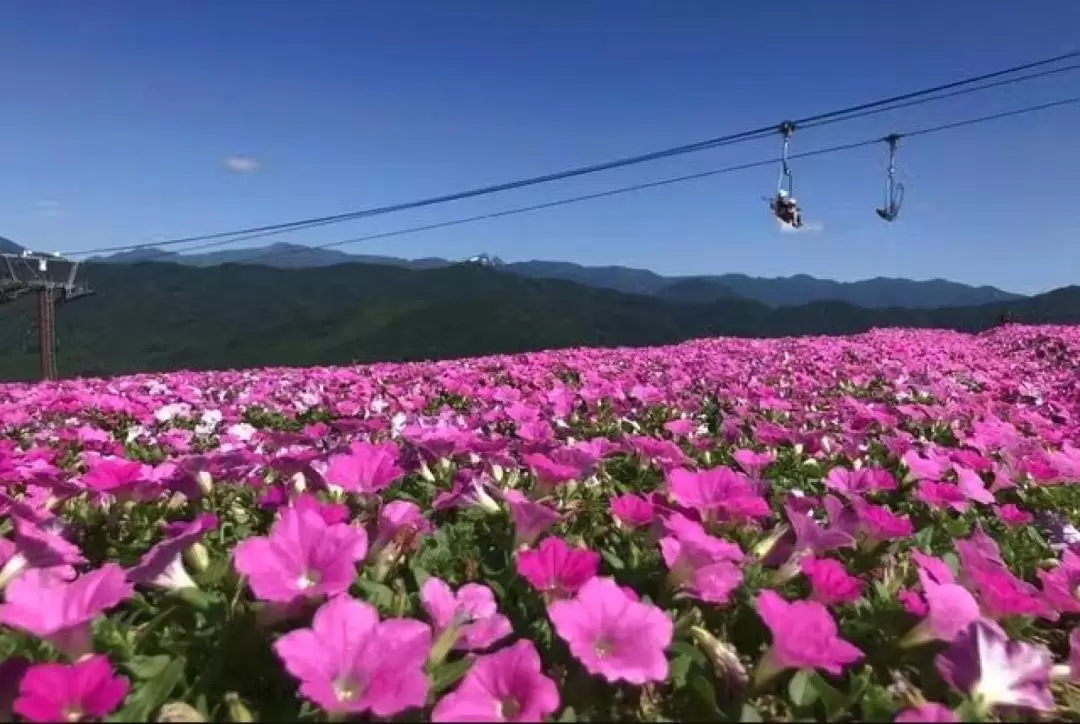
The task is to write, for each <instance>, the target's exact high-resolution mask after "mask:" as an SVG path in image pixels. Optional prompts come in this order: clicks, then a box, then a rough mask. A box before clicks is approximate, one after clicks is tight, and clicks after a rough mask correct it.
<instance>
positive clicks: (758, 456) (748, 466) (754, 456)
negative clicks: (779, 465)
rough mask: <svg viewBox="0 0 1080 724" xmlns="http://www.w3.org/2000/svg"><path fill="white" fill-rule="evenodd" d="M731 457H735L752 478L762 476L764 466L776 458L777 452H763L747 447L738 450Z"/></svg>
mask: <svg viewBox="0 0 1080 724" xmlns="http://www.w3.org/2000/svg"><path fill="white" fill-rule="evenodd" d="M731 457H732V458H734V459H735V462H737V463H738V464H739V466H740V467H741V468H742V469H743V470H745V471H746V474H747V475H749V476H750V477H752V478H757V477H760V476H761V470H762V468H764V467H766V466H767V465H769V464H771V463H772V462H774V461H775V460H776V454H775V453H771V452H763V453H762V452H757V451H756V450H748V449H746V448H743V449H741V450H736V451H735V452H734V454H732V456H731Z"/></svg>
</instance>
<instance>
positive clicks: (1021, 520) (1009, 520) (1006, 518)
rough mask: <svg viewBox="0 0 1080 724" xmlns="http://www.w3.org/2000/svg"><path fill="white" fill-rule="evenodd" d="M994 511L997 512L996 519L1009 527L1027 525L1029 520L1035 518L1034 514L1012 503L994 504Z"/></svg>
mask: <svg viewBox="0 0 1080 724" xmlns="http://www.w3.org/2000/svg"><path fill="white" fill-rule="evenodd" d="M994 512H995V513H996V514H997V517H998V520H1000V521H1001V522H1002V523H1004V524H1005V525H1007V526H1009V527H1010V528H1019V527H1020V526H1024V525H1028V524H1030V523H1031V521H1033V520H1035V516H1033V515H1032V514H1031V513H1028V512H1027V511H1026V510H1021V509H1020V508H1018V507H1017V506H1015V505H1013V504H1012V503H1008V504H1007V505H995V506H994Z"/></svg>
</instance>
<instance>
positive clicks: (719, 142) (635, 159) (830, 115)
mask: <svg viewBox="0 0 1080 724" xmlns="http://www.w3.org/2000/svg"><path fill="white" fill-rule="evenodd" d="M1077 57H1080V50H1077V51H1073V52H1070V53H1064V54H1062V55H1058V56H1054V57H1052V58H1045V59H1043V60H1038V61H1034V62H1031V63H1025V64H1023V65H1017V66H1013V67H1011V68H1005V69H1003V70H998V71H994V72H992V73H984V74H982V75H978V76H973V77H969V78H964V79H961V80H956V81H952V82H950V83H943V84H941V85H937V86H933V87H930V88H923V89H920V90H917V91H910V92H908V93H902V94H900V95H896V96H892V97H890V98H884V99H881V100H876V101H870V102H866V103H860V104H858V105H854V106H849V107H847V108H841V109H837V110H833V111H827V112H824V113H818V114H816V115H812V116H807V117H805V118H800V119H797V120H794V121H785V123H793V124H794V125H795V127H800V126H807V127H816V126H821V125H825V124H826V123H838V122H842V121H845V120H852V119H853V118H858V117H862V116H861V115H860V114H865V115H869V113H868V112H869V111H873V110H875V109H881V110H882V111H884V110H891V109H887V108H885V107H886V106H892V105H895V104H900V103H905V102H908V103H907V105H908V106H910V105H914V104H912V103H910V101H913V100H915V99H918V98H921V97H923V96H931V95H934V94H937V93H943V92H947V91H952V90H954V89H958V88H962V87H964V86H969V85H973V84H975V83H980V82H983V81H987V80H991V79H995V78H1001V77H1002V76H1005V75H1012V74H1014V73H1019V72H1021V71H1025V70H1031V69H1033V68H1038V67H1042V66H1046V65H1051V64H1054V63H1059V62H1061V61H1064V60H1069V59H1072V58H1077ZM954 95H955V94H954ZM943 97H951V96H943ZM924 102H930V99H927V100H926V101H924ZM899 107H906V106H899ZM777 128H778V126H777V125H776V124H772V125H768V126H762V127H760V128H756V129H752V130H747V131H741V132H738V133H733V134H729V135H726V136H720V137H717V138H710V139H706V140H703V141H697V142H694V143H689V144H684V145H681V146H675V147H672V148H667V149H663V150H659V151H653V152H650V153H645V154H641V155H637V156H629V157H625V158H621V159H616V160H613V161H606V162H603V163H597V164H592V165H589V166H580V167H577V168H572V169H568V170H565V171H559V172H556V173H550V174H545V175H543V176H534V177H531V178H525V179H520V180H517V181H509V182H505V183H501V184H494V185H491V186H483V187H479V188H474V189H470V190H467V191H459V192H456V193H451V194H444V195H441V196H432V197H428V198H424V199H418V200H415V201H407V202H402V203H397V204H390V205H386V206H378V207H373V208H370V209H363V210H359V211H350V212H345V213H341V214H333V215H330V216H321V217H313V218H308V219H301V220H298V221H290V222H283V223H278V224H268V225H265V226H255V227H249V228H245V229H236V230H233V231H221V232H215V233H211V234H201V235H197V236H187V237H182V238H177V239H168V240H164V241H157V242H152V243H151V242H147V243H142V244H128V245H125V246H111V247H100V248H97V249H88V250H81V251H80V250H75V251H70V252H66V253H65V254H64V255H65V256H84V255H86V254H100V253H106V252H118V251H132V250H136V249H146V248H162V247H167V246H177V245H181V244H189V243H193V242H198V241H209V240H214V239H222V238H225V237H236V236H243V237H244V238H245V239H252V238H258V236H255V235H259V236H268V235H271V234H275V233H284V232H287V231H294V230H297V229H303V228H310V227H315V226H322V225H324V224H332V223H340V222H343V221H350V220H353V219H359V218H366V217H370V216H381V215H383V214H389V213H394V212H397V211H407V210H411V209H417V208H422V207H426V206H434V205H436V204H443V203H448V202H451V201H460V200H463V199H468V198H475V197H478V196H488V195H491V194H495V193H500V192H503V191H509V190H513V189H519V188H526V187H529V186H536V185H539V184H543V183H550V182H552V181H560V180H563V179H568V178H574V177H577V176H585V175H589V174H594V173H598V172H601V171H608V170H612V169H616V168H623V167H626V166H633V165H637V164H641V163H647V162H650V161H656V160H660V159H664V158H671V157H674V156H680V155H684V154H688V153H694V152H697V151H703V150H707V149H711V148H717V147H720V146H726V145H731V144H735V143H744V142H747V141H751V140H758V139H760V138H764V137H766V136H768V135H771V134H774V133H776V132H777ZM239 240H240V239H232V241H239Z"/></svg>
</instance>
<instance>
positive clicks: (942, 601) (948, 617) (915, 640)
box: [903, 568, 980, 646]
mask: <svg viewBox="0 0 1080 724" xmlns="http://www.w3.org/2000/svg"><path fill="white" fill-rule="evenodd" d="M919 581H920V582H921V583H922V588H923V592H924V595H925V596H926V608H927V612H926V618H925V619H923V620H922V621H921V622H919V623H918V624H917V625H916V626H915V628H913V629H912V630H911V632H910V633H909V634H908V635H907V636H905V637H904V641H903V644H904V645H907V646H915V645H919V644H923V643H926V642H928V641H932V640H934V639H936V640H938V641H945V642H946V643H948V642H950V641H952V640H953V639H955V638H956V636H957V634H959V633H960V632H961V631H963V630H964V629H966V628H967V627H968V626H969V625H970V624H971V622H972V621H975V620H976V619H978V618H979V617H980V613H979V604H978V603H977V602H976V601H975V598H974V597H973V596H972V595H971V593H970V592H969V591H968V590H967V589H966V588H964V587H963V586H959V585H957V584H955V583H938V582H937V581H936V580H934V577H933V576H932V575H931V574H930V573H928V572H927V570H926V569H924V568H920V569H919Z"/></svg>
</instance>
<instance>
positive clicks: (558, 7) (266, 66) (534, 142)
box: [0, 0, 1080, 292]
mask: <svg viewBox="0 0 1080 724" xmlns="http://www.w3.org/2000/svg"><path fill="white" fill-rule="evenodd" d="M1073 45H1080V2H1078V1H1077V0H1040V2H1016V1H1015V0H950V1H949V2H943V1H939V2H932V1H931V0H907V1H906V2H905V1H903V0H901V1H899V2H891V3H884V2H867V1H866V0H821V1H820V2H782V3H762V2H748V1H745V0H739V1H736V0H725V1H721V0H709V1H706V0H692V1H690V0H688V1H686V2H679V1H675V0H670V1H666V0H588V1H584V0H546V1H543V2H539V1H533V2H524V1H521V2H510V1H507V0H453V1H450V0H395V1H394V2H390V1H389V0H387V1H384V2H374V1H372V2H368V1H366V0H364V1H361V0H303V1H302V2H301V1H300V0H259V1H258V2H256V1H255V0H227V1H224V0H214V1H211V0H155V1H154V2H135V1H134V0H131V1H129V2H121V1H120V0H96V2H94V3H91V4H87V3H85V2H76V0H65V1H61V0H32V1H31V0H9V1H8V2H3V3H0V94H2V104H0V164H2V165H0V235H2V236H8V237H10V238H12V239H13V240H15V241H17V242H20V243H23V244H25V245H28V246H33V247H37V248H42V249H45V250H49V249H54V250H61V249H62V250H71V249H88V248H93V247H96V246H104V245H114V244H126V243H137V242H145V241H148V240H152V239H154V238H167V237H175V236H184V235H191V234H200V233H206V232H212V231H217V230H223V229H232V228H239V227H245V226H254V225H260V224H266V223H274V222H278V221H288V220H291V219H295V218H302V217H306V216H317V215H323V214H332V213H337V212H341V211H348V210H352V209H357V208H364V207H368V206H374V205H380V204H385V203H394V202H398V201H402V200H409V199H412V198H416V197H422V196H428V195H434V194H441V193H445V192H451V191H457V190H460V189H464V188H470V187H474V186H478V185H485V184H489V183H496V182H501V181H504V180H508V179H514V178H518V177H523V176H530V175H536V174H542V173H546V172H550V171H557V170H561V169H563V168H567V167H572V166H577V165H581V164H586V163H591V162H596V161H603V160H607V159H609V158H613V157H619V156H624V155H631V154H636V153H641V152H645V151H650V150H653V149H656V148H663V147H667V146H672V145H678V144H682V143H686V142H690V141H695V140H699V139H702V138H707V137H710V136H716V135H721V134H724V133H727V132H732V131H739V130H744V129H746V128H749V127H755V126H759V125H764V124H768V123H774V122H776V123H778V122H779V121H781V120H783V119H785V118H787V117H797V116H801V115H807V114H812V113H815V112H819V111H825V110H829V109H832V108H836V107H840V106H844V105H849V104H852V103H857V102H861V101H865V100H872V99H876V98H879V97H884V96H886V95H890V94H894V93H899V92H905V91H908V90H913V89H916V88H919V87H923V86H927V85H933V84H937V83H939V82H946V81H949V80H953V79H955V78H958V77H962V76H965V75H974V74H978V73H982V72H987V71H991V70H995V69H997V68H999V67H1005V66H1007V65H1012V64H1016V63H1023V62H1027V61H1029V60H1035V59H1037V58H1041V57H1044V56H1049V55H1053V54H1057V53H1061V52H1066V51H1069V50H1073V49H1074V48H1073V47H1071V46H1073ZM1077 94H1080V73H1073V74H1063V75H1060V76H1056V77H1051V78H1048V79H1043V80H1040V81H1036V82H1033V83H1030V84H1025V85H1022V86H1013V87H1007V88H1005V89H1001V90H997V91H988V92H986V93H982V94H973V95H969V96H964V97H960V98H957V99H953V100H949V101H944V102H942V103H938V104H933V105H926V106H921V107H919V108H915V109H908V110H901V111H898V112H896V113H890V114H883V115H880V116H876V117H872V118H869V119H864V120H860V121H855V122H852V123H846V124H838V125H834V126H830V127H828V128H823V129H820V130H806V131H805V132H804V133H800V134H797V135H796V138H795V141H794V148H793V150H795V151H798V150H808V149H812V148H816V147H819V146H826V145H832V144H836V143H843V142H845V141H849V140H858V139H862V138H865V137H874V136H879V135H884V134H885V133H887V132H890V131H894V130H906V129H909V128H913V127H918V126H922V125H932V124H936V123H941V122H947V121H949V120H954V119H958V118H963V117H968V116H974V115H980V114H984V113H992V112H995V111H999V110H1005V109H1008V108H1012V107H1017V106H1022V105H1028V104H1034V103H1041V102H1047V101H1052V100H1056V99H1058V98H1061V97H1064V96H1069V95H1077ZM1078 127H1080V106H1072V107H1066V108H1063V109H1058V110H1053V111H1049V112H1047V113H1044V114H1038V115H1035V116H1026V117H1019V118H1015V119H1009V120H1004V121H999V122H995V123H990V124H985V125H983V126H979V127H975V128H971V129H968V130H963V131H957V132H951V133H945V134H938V135H934V136H929V137H926V138H922V139H912V140H911V141H910V142H909V143H906V144H905V145H904V146H903V147H902V149H901V156H900V164H901V167H902V171H903V174H904V177H905V180H906V181H907V183H908V203H907V207H906V208H905V209H904V215H903V217H902V220H901V221H899V222H898V223H896V224H895V225H892V226H888V225H886V224H884V223H882V222H880V221H878V220H877V218H876V216H875V215H874V213H873V208H874V206H875V205H876V204H878V203H879V202H880V194H881V182H882V176H883V170H882V166H883V160H884V158H883V157H884V149H883V148H877V147H872V148H868V149H863V150H859V151H853V152H849V153H847V154H837V155H832V156H828V157H823V158H820V159H809V160H807V161H804V162H797V163H796V165H795V166H794V172H795V174H796V176H795V180H796V184H797V196H798V197H799V199H800V201H801V202H802V203H803V205H804V209H805V212H804V213H805V217H806V219H807V220H808V221H809V222H813V223H819V224H821V226H822V227H823V228H822V230H821V231H819V232H809V233H802V234H784V233H781V232H779V231H778V230H777V229H776V227H775V226H774V225H773V223H772V222H771V221H770V219H769V217H768V213H767V210H766V209H765V208H764V202H763V201H761V197H762V196H763V195H764V194H767V193H769V192H770V191H771V189H772V188H773V186H774V183H775V170H774V169H773V168H768V169H758V170H754V171H748V172H745V173H740V174H733V175H729V176H724V177H716V178H711V179H706V180H702V181H696V182H690V183H686V184H679V185H675V186H671V187H667V188H662V189H658V190H650V191H643V192H639V193H635V194H630V195H626V196H622V197H616V198H610V199H606V200H601V201H595V202H589V203H585V204H581V205H576V206H572V207H565V208H561V209H555V210H551V211H542V212H537V213H533V214H526V215H521V216H516V217H510V218H505V219H501V220H496V221H487V222H481V223H478V224H474V225H469V226H460V227H456V228H450V229H446V230H440V231H434V232H425V233H420V234H416V235H413V236H410V237H399V238H396V239H390V240H386V241H382V242H376V243H368V244H365V245H358V246H353V247H346V249H348V250H354V251H357V252H359V251H367V252H371V253H386V254H395V255H401V256H408V257H415V256H424V255H439V256H447V257H462V256H467V255H470V254H474V253H478V252H481V251H486V252H489V253H492V254H498V255H499V256H501V257H503V258H504V259H507V260H520V259H531V258H543V259H565V260H571V261H576V262H580V263H585V264H624V265H631V266H638V267H645V268H651V269H654V270H656V271H658V272H661V273H667V274H693V273H713V272H715V273H723V272H744V273H747V274H753V275H760V276H778V275H789V274H795V273H800V272H803V273H808V274H813V275H816V276H823V277H830V278H835V279H841V280H850V279H859V278H866V277H871V276H876V275H888V276H907V277H911V278H930V277H946V278H951V279H955V280H958V281H963V282H969V283H986V284H994V285H997V286H1000V287H1002V288H1005V289H1009V290H1013V291H1020V292H1036V291H1041V290H1045V289H1049V288H1053V287H1057V286H1062V285H1066V284H1075V283H1080V235H1078V233H1077V228H1078V226H1080V203H1077V202H1076V200H1075V199H1076V197H1077V194H1078V193H1080V191H1078V190H1077V189H1076V187H1075V184H1076V183H1078V181H1080V177H1078V175H1077V173H1078V169H1080V141H1077V138H1078ZM778 150H779V143H778V141H777V142H771V141H770V142H767V143H766V142H755V143H750V144H745V145H741V146H737V147H730V148H726V149H718V150H712V151H708V152H704V153H699V154H695V155H692V156H686V157H681V158H678V159H670V160H665V161H661V162H656V163H651V164H645V165H642V166H638V167H635V168H629V169H622V170H617V171H612V172H606V173H603V174H597V175H594V176H590V177H587V178H580V179H575V180H569V181H564V182H560V183H554V184H550V185H545V186H543V187H534V188H531V189H525V190H519V191H515V192H511V193H505V194H499V195H497V196H492V197H489V198H486V199H478V200H472V201H467V202H458V203H453V204H447V205H444V206H440V207H437V208H430V209H426V210H424V211H421V212H411V213H401V214H393V215H389V216H385V217H381V218H376V219H369V220H365V221H355V222H351V223H347V224H342V225H339V226H335V227H329V228H324V229H319V230H312V231H305V232H301V233H296V234H289V235H285V236H281V237H278V238H277V239H274V240H280V241H293V242H299V243H312V244H314V243H323V242H328V241H333V240H335V239H338V238H346V237H349V236H358V235H361V234H366V233H372V232H379V231H384V230H390V229H394V228H399V227H404V226H412V225H417V224H424V223H432V222H436V221H441V220H444V219H451V218H455V217H459V216H469V215H473V214H477V213H484V212H488V211H496V210H498V209H501V208H506V207H510V206H518V205H526V204H531V203H538V202H542V201H546V200H551V199H555V198H559V197H562V196H565V195H571V194H575V193H588V192H591V191H596V190H600V189H604V188H609V187H613V186H619V185H625V184H630V183H635V182H640V181H646V180H650V179H655V178H660V177H663V176H668V175H678V174H683V173H691V172H694V171H699V170H704V169H708V168H713V167H721V166H727V165H730V164H734V163H739V162H744V161H752V160H757V159H762V158H768V157H771V156H774V155H775V154H776V153H777V151H778ZM230 156H249V157H253V158H255V159H257V160H258V162H259V170H258V171H256V172H251V173H236V172H229V171H227V170H225V168H224V161H225V159H226V158H227V157H230ZM249 243H251V242H249ZM260 243H261V242H260Z"/></svg>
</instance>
